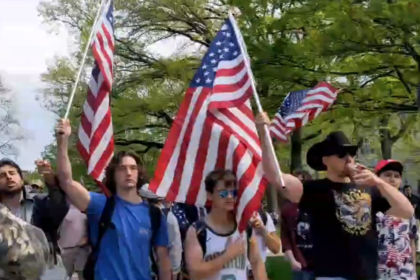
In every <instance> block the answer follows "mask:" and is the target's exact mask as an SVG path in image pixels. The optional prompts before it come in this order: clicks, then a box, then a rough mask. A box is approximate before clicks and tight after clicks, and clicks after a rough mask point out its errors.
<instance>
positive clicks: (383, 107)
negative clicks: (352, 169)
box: [39, 0, 420, 176]
mask: <svg viewBox="0 0 420 280" xmlns="http://www.w3.org/2000/svg"><path fill="white" fill-rule="evenodd" d="M115 5H116V7H115V9H116V11H117V12H116V14H115V26H116V28H115V35H116V46H117V49H116V56H115V69H114V76H115V80H114V88H113V92H112V102H111V106H112V113H113V124H114V131H115V138H116V143H117V146H116V148H117V150H119V149H133V150H136V151H138V152H140V153H142V156H143V159H144V161H145V162H146V164H147V167H148V168H149V170H153V168H154V164H155V162H156V160H157V158H158V156H159V147H162V145H163V143H164V141H165V139H166V135H167V132H168V131H169V128H170V126H171V124H172V121H173V117H174V116H175V115H176V113H177V111H178V108H179V105H180V103H181V102H182V100H183V96H184V92H185V90H186V88H187V87H188V84H189V83H190V81H191V79H192V77H193V75H194V73H195V72H196V70H197V67H198V66H199V63H200V60H201V57H202V55H203V54H204V52H205V51H206V48H207V46H208V45H209V43H210V42H211V40H212V39H213V37H214V35H215V34H216V32H217V31H218V29H219V28H220V25H221V23H222V21H223V20H224V19H225V18H226V16H227V11H228V10H229V8H230V7H231V6H236V7H239V8H240V10H241V13H242V14H241V16H239V17H238V18H237V20H238V23H239V25H240V28H241V31H242V35H243V37H244V38H245V41H246V44H247V49H248V52H249V54H250V57H251V60H252V69H253V73H254V76H255V78H256V82H257V88H258V91H259V96H260V98H261V102H262V104H263V107H264V109H265V110H267V111H268V112H269V113H270V114H271V115H273V114H274V112H275V111H276V110H277V108H278V107H279V106H280V104H281V102H282V101H283V99H284V97H285V96H286V94H287V93H288V92H290V91H294V90H300V89H305V88H310V87H312V86H313V85H314V84H316V83H317V81H328V82H330V83H331V84H333V85H334V86H336V87H339V88H344V91H343V92H342V93H341V94H340V95H339V97H338V100H337V102H336V103H335V104H334V105H333V107H332V108H331V109H330V111H329V112H326V113H324V114H322V115H321V116H320V117H319V118H318V119H317V120H315V121H314V122H312V123H310V124H308V125H307V126H306V127H305V128H304V129H303V135H302V138H303V139H307V140H305V142H304V148H306V147H307V146H309V145H311V144H312V143H313V142H314V141H318V140H319V139H321V138H322V137H324V136H325V135H326V134H328V133H329V132H330V131H332V130H336V129H341V130H345V131H346V132H347V133H348V134H350V135H352V136H353V138H354V140H355V141H358V140H359V138H369V139H370V140H372V141H378V140H381V136H380V132H379V128H382V129H387V130H388V131H389V132H390V134H389V135H391V137H394V140H395V137H396V136H398V137H401V138H403V139H405V138H406V137H407V135H409V134H411V133H414V132H415V131H416V129H417V127H415V122H411V121H406V120H405V119H404V120H403V122H402V123H401V122H398V119H399V117H400V112H404V113H407V114H410V116H411V113H413V112H417V104H416V94H415V92H416V88H417V86H418V84H419V83H420V78H419V71H418V68H419V64H420V55H419V54H418V52H419V51H420V48H419V42H420V38H419V36H420V35H419V34H420V33H419V30H418V29H419V26H420V22H419V21H420V18H419V17H418V14H419V12H420V5H419V4H416V3H412V1H408V0H399V1H383V0H373V1H368V2H367V1H353V0H344V1H330V0H316V1H306V2H305V1H304V2H302V1H299V2H297V1H290V0H281V1H279V0H252V1H245V0H230V1H221V0H150V1H137V0H127V1H122V2H121V1H115ZM97 6H98V2H97V1H95V0H83V1H82V0H72V1H70V0H54V1H52V2H51V1H50V2H43V3H42V4H41V5H40V7H39V11H40V14H41V16H42V17H43V19H44V21H45V22H46V23H48V24H50V25H51V26H53V27H54V26H56V25H58V24H64V25H65V26H66V27H67V28H68V29H69V31H70V33H71V34H72V35H73V37H74V41H75V42H76V43H77V44H78V46H79V49H78V50H77V51H76V52H75V54H74V56H73V57H72V61H69V60H68V59H64V58H57V59H56V61H55V63H54V64H53V65H50V67H49V68H48V71H47V73H45V74H44V75H43V77H42V78H43V81H44V82H45V83H46V84H47V85H48V86H47V87H46V88H45V90H44V91H43V93H44V102H45V103H46V104H44V105H46V106H47V108H49V109H50V110H52V111H54V112H56V113H57V114H61V113H62V111H63V108H64V107H65V105H66V102H67V99H68V95H69V93H70V91H71V87H72V85H73V83H74V76H75V72H76V71H77V67H76V66H75V65H78V64H79V62H80V52H81V50H82V49H83V47H84V44H86V43H87V42H86V39H87V34H89V31H90V28H91V24H92V19H93V17H94V14H95V12H96V9H97ZM168 38H169V39H168ZM157 42H158V43H157ZM175 45H176V46H175ZM162 50H164V51H165V53H168V50H171V51H170V52H171V53H173V54H172V55H171V56H167V55H162V54H161V53H162V52H161V51H162ZM91 65H92V58H91V57H89V60H88V62H87V64H86V68H85V73H84V79H82V83H80V85H79V87H78V89H77V94H76V98H75V103H74V106H73V108H72V114H71V120H72V123H73V125H74V126H75V128H74V129H75V131H76V129H77V128H76V126H77V125H78V123H79V118H80V113H81V110H82V105H83V102H84V101H85V97H86V91H87V84H86V82H87V80H88V77H89V71H90V67H91ZM389 116H392V117H391V118H389ZM384 118H389V120H390V123H389V125H388V124H387V125H386V126H382V125H379V123H381V122H382V121H383V120H384ZM394 118H396V119H397V121H396V123H395V124H394ZM406 126H407V127H406ZM402 127H404V129H403V130H401V128H402ZM395 142H398V141H397V140H395V141H394V143H395ZM413 142H414V141H413ZM288 149H289V147H288V146H287V145H280V146H279V156H280V158H281V160H286V159H285V157H287V155H288ZM49 156H50V157H52V158H53V157H54V149H53V147H50V149H49ZM74 156H75V158H74V162H75V164H79V163H80V164H81V166H83V163H82V162H81V161H80V159H77V158H78V156H77V151H74ZM76 169H77V168H76ZM83 172H84V171H83V169H80V172H79V171H78V174H79V175H80V176H82V175H83Z"/></svg>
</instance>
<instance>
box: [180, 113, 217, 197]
mask: <svg viewBox="0 0 420 280" xmlns="http://www.w3.org/2000/svg"><path fill="white" fill-rule="evenodd" d="M213 124H214V122H213V121H212V119H211V118H207V119H206V122H205V123H204V127H203V133H202V134H201V138H200V146H199V148H198V150H199V151H200V152H199V153H197V156H196V160H195V164H194V173H193V176H192V178H191V184H190V188H189V189H188V194H187V198H186V200H185V202H186V203H188V204H195V201H196V200H197V196H198V193H199V192H200V187H201V180H202V178H203V177H205V176H206V175H207V174H204V168H205V164H206V160H207V156H208V149H209V144H210V138H211V134H212V128H213Z"/></svg>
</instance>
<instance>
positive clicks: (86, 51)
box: [64, 0, 108, 119]
mask: <svg viewBox="0 0 420 280" xmlns="http://www.w3.org/2000/svg"><path fill="white" fill-rule="evenodd" d="M107 1H108V0H102V2H101V5H100V6H99V9H98V12H97V13H96V17H95V20H94V22H93V25H92V29H91V30H90V35H89V39H88V42H87V44H86V47H85V50H84V53H83V57H82V62H81V65H80V68H79V71H78V72H77V76H76V82H75V83H74V86H73V89H72V91H71V94H70V97H69V101H68V103H67V109H66V113H65V114H64V119H67V118H68V117H69V113H70V109H71V106H72V105H73V99H74V95H75V94H76V89H77V85H78V84H79V81H80V76H81V75H82V71H83V66H84V65H85V61H86V57H87V53H88V51H89V47H90V45H91V43H92V38H93V35H94V34H95V30H96V24H97V23H98V20H99V17H100V15H101V11H102V8H103V7H104V5H105V3H106V2H107Z"/></svg>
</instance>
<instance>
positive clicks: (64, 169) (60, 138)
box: [56, 120, 90, 212]
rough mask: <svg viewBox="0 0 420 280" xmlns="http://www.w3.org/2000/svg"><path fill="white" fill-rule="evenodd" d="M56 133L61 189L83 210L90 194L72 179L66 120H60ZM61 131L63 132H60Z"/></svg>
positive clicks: (68, 130) (69, 129) (68, 129)
mask: <svg viewBox="0 0 420 280" xmlns="http://www.w3.org/2000/svg"><path fill="white" fill-rule="evenodd" d="M56 133H57V150H58V151H57V175H58V179H59V181H60V187H61V189H62V190H63V191H64V192H65V193H66V195H67V197H68V199H69V200H70V202H71V204H73V205H74V206H75V207H76V208H77V209H79V210H80V211H82V212H85V211H86V209H87V208H88V206H89V202H90V196H89V192H88V191H87V189H85V188H84V187H83V186H82V185H81V184H80V183H78V182H76V181H73V175H72V170H71V163H70V160H69V155H68V142H69V136H70V134H71V127H70V123H69V122H68V121H64V120H60V121H59V123H58V124H57V127H56ZM60 133H63V134H60Z"/></svg>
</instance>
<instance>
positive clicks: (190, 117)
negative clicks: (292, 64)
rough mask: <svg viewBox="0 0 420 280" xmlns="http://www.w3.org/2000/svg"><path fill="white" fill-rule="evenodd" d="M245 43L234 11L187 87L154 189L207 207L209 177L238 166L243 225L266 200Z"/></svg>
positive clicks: (173, 198)
mask: <svg viewBox="0 0 420 280" xmlns="http://www.w3.org/2000/svg"><path fill="white" fill-rule="evenodd" d="M239 44H242V49H243V50H246V48H245V45H244V43H243V39H242V36H241V34H240V32H239V30H238V28H237V26H236V23H235V20H234V19H233V18H232V17H231V16H230V17H229V19H227V20H226V21H225V23H224V24H223V26H222V28H221V30H220V31H219V32H218V33H217V36H216V38H215V39H214V40H213V42H212V43H211V45H210V48H209V49H208V51H207V53H206V54H205V55H204V58H203V60H202V63H201V66H200V68H199V70H198V71H197V73H196V74H195V76H194V78H193V81H192V82H191V84H190V87H189V88H188V89H187V92H186V95H185V98H184V102H183V103H182V105H181V107H180V109H179V112H178V114H177V116H176V118H175V121H174V124H173V125H172V128H171V130H170V132H169V135H168V138H167V140H166V143H165V147H164V148H163V151H162V153H161V156H160V159H159V162H158V165H157V168H156V171H155V177H154V179H153V180H152V182H151V183H150V186H149V188H150V190H152V191H154V192H156V193H157V194H158V195H159V196H163V197H166V199H167V200H169V201H176V202H185V203H187V204H192V205H194V204H195V205H198V206H205V204H206V201H207V195H206V191H205V187H204V178H205V176H207V174H208V173H209V172H211V171H213V170H215V169H219V168H222V169H230V170H233V171H234V172H235V173H236V176H237V179H238V185H239V192H238V206H237V218H238V220H239V221H240V224H239V226H240V227H239V228H240V229H241V230H243V229H244V228H245V227H246V224H247V222H248V220H249V219H250V218H251V216H252V213H253V212H254V211H255V210H257V209H258V207H259V205H260V202H261V199H262V196H263V194H264V190H265V180H263V170H262V164H261V148H260V143H259V138H258V134H257V131H256V127H255V123H254V116H253V113H252V109H251V104H250V100H249V99H250V98H251V96H252V93H253V92H252V87H251V79H252V76H251V75H252V74H251V73H248V69H247V68H246V67H245V62H244V60H245V59H248V56H247V54H246V53H245V54H244V53H242V52H241V48H240V47H239ZM245 52H246V51H245Z"/></svg>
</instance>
